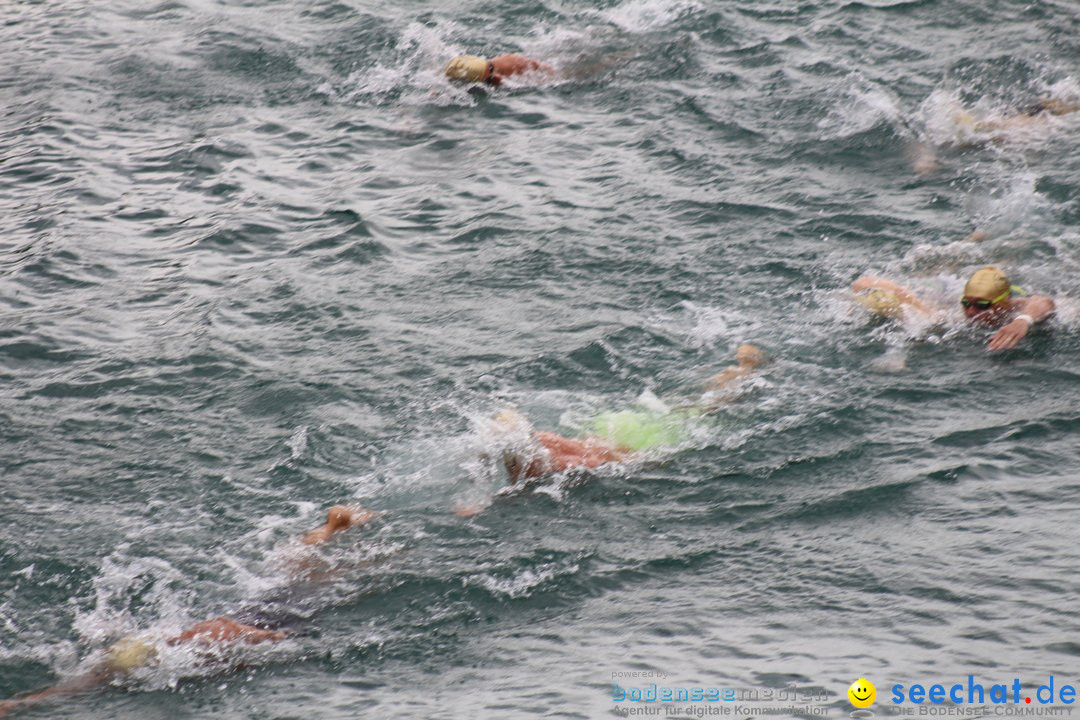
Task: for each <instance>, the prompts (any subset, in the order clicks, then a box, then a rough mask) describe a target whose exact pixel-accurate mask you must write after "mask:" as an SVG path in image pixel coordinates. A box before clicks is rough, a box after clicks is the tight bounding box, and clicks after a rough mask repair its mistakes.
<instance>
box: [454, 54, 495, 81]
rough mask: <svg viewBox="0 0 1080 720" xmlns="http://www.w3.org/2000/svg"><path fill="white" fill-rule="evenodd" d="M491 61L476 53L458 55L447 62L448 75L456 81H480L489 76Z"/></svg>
mask: <svg viewBox="0 0 1080 720" xmlns="http://www.w3.org/2000/svg"><path fill="white" fill-rule="evenodd" d="M488 66H489V63H488V61H487V60H486V59H485V58H482V57H478V56H476V55H458V56H457V57H456V58H454V59H453V60H451V61H450V62H449V63H447V64H446V69H445V70H444V71H443V72H444V73H445V74H446V77H447V78H449V79H450V80H453V81H455V82H465V83H478V82H484V81H485V80H487V77H488Z"/></svg>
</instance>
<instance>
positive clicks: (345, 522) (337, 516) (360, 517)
mask: <svg viewBox="0 0 1080 720" xmlns="http://www.w3.org/2000/svg"><path fill="white" fill-rule="evenodd" d="M380 517H382V513H381V512H376V511H375V510H369V509H367V508H365V507H361V506H360V505H335V506H334V507H332V508H330V509H329V510H328V511H327V512H326V524H325V525H323V526H322V527H320V528H316V529H315V530H312V531H311V532H309V533H307V534H305V535H304V536H303V537H302V538H300V542H302V543H303V544H305V545H318V544H319V543H323V542H326V541H327V540H329V539H330V538H332V537H333V536H334V535H336V534H337V533H339V532H341V531H342V530H347V529H349V528H351V527H354V526H356V525H367V524H368V523H370V522H373V521H375V520H377V519H379V518H380Z"/></svg>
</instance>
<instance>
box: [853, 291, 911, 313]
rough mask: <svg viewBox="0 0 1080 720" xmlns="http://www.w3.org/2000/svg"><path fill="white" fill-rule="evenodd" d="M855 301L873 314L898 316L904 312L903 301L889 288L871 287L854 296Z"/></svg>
mask: <svg viewBox="0 0 1080 720" xmlns="http://www.w3.org/2000/svg"><path fill="white" fill-rule="evenodd" d="M855 302H857V303H859V304H860V305H862V306H863V307H864V308H866V309H867V310H869V311H870V312H872V313H873V314H875V315H880V316H882V317H887V318H898V317H900V315H902V314H903V312H904V303H902V302H900V298H898V297H897V296H896V293H894V292H893V291H891V290H882V289H881V288H872V289H870V290H867V291H866V292H864V293H860V294H858V295H856V296H855Z"/></svg>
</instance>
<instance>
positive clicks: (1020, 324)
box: [987, 295, 1056, 350]
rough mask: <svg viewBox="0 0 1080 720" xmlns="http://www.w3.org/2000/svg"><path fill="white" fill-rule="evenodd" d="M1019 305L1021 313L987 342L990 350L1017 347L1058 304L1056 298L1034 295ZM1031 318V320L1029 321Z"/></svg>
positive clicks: (1051, 313) (1052, 312) (1044, 320)
mask: <svg viewBox="0 0 1080 720" xmlns="http://www.w3.org/2000/svg"><path fill="white" fill-rule="evenodd" d="M1019 307H1020V314H1019V315H1017V316H1016V317H1015V318H1013V320H1012V322H1010V323H1009V324H1008V325H1006V326H1005V327H1003V328H1001V329H1000V330H998V331H997V332H996V333H994V336H993V337H992V338H990V342H989V343H988V344H987V348H989V349H990V350H1009V349H1011V348H1014V347H1016V346H1017V344H1019V342H1020V341H1021V340H1023V339H1024V338H1025V337H1026V336H1027V334H1028V331H1029V330H1030V329H1031V326H1032V325H1038V324H1039V323H1042V322H1046V320H1047V319H1048V318H1049V317H1050V316H1051V315H1053V314H1054V309H1055V307H1056V305H1055V303H1054V299H1053V298H1050V297H1047V296H1046V295H1032V296H1031V297H1027V298H1024V300H1023V303H1022V304H1020V305H1019ZM1029 318H1030V319H1031V322H1028V319H1029Z"/></svg>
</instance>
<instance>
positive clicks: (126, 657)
mask: <svg viewBox="0 0 1080 720" xmlns="http://www.w3.org/2000/svg"><path fill="white" fill-rule="evenodd" d="M155 660H157V648H155V647H154V646H153V645H151V644H150V643H148V642H147V641H145V640H141V639H139V638H137V637H126V638H124V639H122V640H118V641H117V642H115V643H114V644H113V646H112V647H110V648H109V650H108V652H107V654H106V659H105V664H106V666H107V667H108V668H109V670H112V671H113V672H117V673H127V672H131V671H132V670H135V669H136V668H140V667H145V666H146V665H149V664H150V663H152V662H154V661H155Z"/></svg>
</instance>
